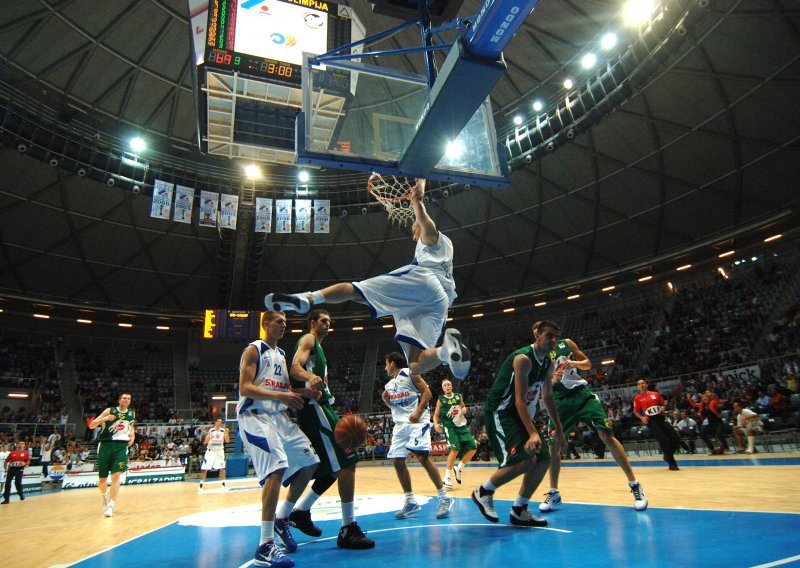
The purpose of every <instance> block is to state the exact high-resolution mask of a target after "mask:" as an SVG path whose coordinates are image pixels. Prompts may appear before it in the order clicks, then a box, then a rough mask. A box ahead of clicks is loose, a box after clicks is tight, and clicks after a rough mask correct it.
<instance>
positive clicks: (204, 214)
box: [200, 191, 219, 227]
mask: <svg viewBox="0 0 800 568" xmlns="http://www.w3.org/2000/svg"><path fill="white" fill-rule="evenodd" d="M218 204H219V194H218V193H213V192H211V191H201V192H200V226H201V227H216V226H217V205H218Z"/></svg>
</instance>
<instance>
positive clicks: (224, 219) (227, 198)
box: [219, 193, 239, 230]
mask: <svg viewBox="0 0 800 568" xmlns="http://www.w3.org/2000/svg"><path fill="white" fill-rule="evenodd" d="M238 211H239V196H238V195H231V194H229V193H223V194H222V208H221V209H220V212H219V226H220V227H222V228H223V229H234V230H235V229H236V215H237V212H238Z"/></svg>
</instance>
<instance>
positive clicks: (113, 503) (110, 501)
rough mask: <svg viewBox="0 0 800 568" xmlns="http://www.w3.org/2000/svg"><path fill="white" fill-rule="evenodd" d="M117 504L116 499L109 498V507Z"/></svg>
mask: <svg viewBox="0 0 800 568" xmlns="http://www.w3.org/2000/svg"><path fill="white" fill-rule="evenodd" d="M116 504H117V502H116V501H114V500H113V499H109V500H108V506H109V507H113V506H114V505H116Z"/></svg>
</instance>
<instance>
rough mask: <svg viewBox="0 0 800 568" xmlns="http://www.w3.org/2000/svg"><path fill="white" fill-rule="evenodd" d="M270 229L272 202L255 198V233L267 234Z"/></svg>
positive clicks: (262, 198)
mask: <svg viewBox="0 0 800 568" xmlns="http://www.w3.org/2000/svg"><path fill="white" fill-rule="evenodd" d="M271 227H272V200H271V199H267V198H266V197H256V233H269V231H270V228H271Z"/></svg>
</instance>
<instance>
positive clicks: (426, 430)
mask: <svg viewBox="0 0 800 568" xmlns="http://www.w3.org/2000/svg"><path fill="white" fill-rule="evenodd" d="M430 451H431V423H430V422H419V423H417V424H414V423H412V422H399V423H397V424H395V425H394V429H393V430H392V445H391V447H390V448H389V453H388V454H387V455H386V457H387V458H406V457H408V454H409V452H417V453H425V454H427V453H429V452H430Z"/></svg>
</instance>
